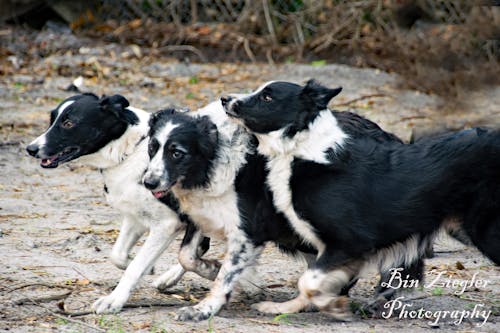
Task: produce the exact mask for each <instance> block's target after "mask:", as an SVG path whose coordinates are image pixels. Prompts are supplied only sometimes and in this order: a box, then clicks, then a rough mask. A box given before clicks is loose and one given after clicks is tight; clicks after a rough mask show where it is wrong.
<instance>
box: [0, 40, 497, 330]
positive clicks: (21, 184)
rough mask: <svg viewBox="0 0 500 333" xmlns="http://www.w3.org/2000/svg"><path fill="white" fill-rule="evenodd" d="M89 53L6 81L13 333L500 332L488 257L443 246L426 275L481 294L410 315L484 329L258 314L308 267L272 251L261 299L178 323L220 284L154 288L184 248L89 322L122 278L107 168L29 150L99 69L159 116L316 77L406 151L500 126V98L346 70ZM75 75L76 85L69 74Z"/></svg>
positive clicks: (4, 260) (2, 87) (3, 326)
mask: <svg viewBox="0 0 500 333" xmlns="http://www.w3.org/2000/svg"><path fill="white" fill-rule="evenodd" d="M88 52H89V51H88V50H83V51H82V50H81V52H80V54H78V53H77V54H72V55H70V56H68V55H66V56H63V55H58V56H51V57H48V58H45V59H44V60H43V61H40V62H39V63H37V64H34V65H33V66H32V67H30V68H29V70H27V71H24V72H20V73H19V74H14V75H10V76H4V77H0V99H1V101H2V102H1V103H0V138H1V141H0V152H1V153H0V166H1V169H2V172H1V173H0V267H1V269H0V281H1V282H0V331H9V332H93V331H107V332H130V331H138V332H255V333H257V332H327V331H333V330H335V331H339V332H393V331H396V330H398V331H402V332H424V331H430V330H434V329H436V328H439V329H440V330H441V331H443V332H455V331H463V332H465V331H467V332H476V331H477V332H498V331H500V310H499V306H500V294H499V291H500V275H499V272H500V270H499V268H497V267H495V266H493V265H492V264H491V262H489V261H488V260H487V259H485V258H484V257H483V256H482V255H480V254H479V253H478V251H477V250H475V249H472V248H467V247H466V246H464V245H462V244H460V243H458V242H456V241H454V240H451V239H448V238H442V239H439V240H438V242H437V244H436V257H435V258H433V259H429V260H427V262H426V265H427V266H426V270H427V271H428V272H431V271H432V270H434V272H433V273H430V275H429V276H428V279H427V281H430V280H432V278H433V277H436V276H437V274H438V273H442V274H443V278H444V277H446V278H451V280H455V281H459V280H467V281H469V282H471V281H472V279H474V280H475V282H476V284H475V286H470V285H468V286H467V287H466V288H465V291H464V292H463V293H460V292H458V291H457V290H456V289H454V288H452V287H451V286H442V287H436V286H432V287H424V288H420V290H418V291H416V292H414V293H412V294H404V297H405V301H406V302H407V303H408V304H411V306H410V305H409V308H407V309H408V310H418V309H419V308H423V309H425V310H428V311H429V312H428V313H429V314H433V315H434V316H437V314H439V313H441V314H442V313H443V311H445V310H447V311H458V312H459V313H462V312H467V313H469V314H471V312H472V311H473V310H474V311H475V312H474V313H473V316H475V317H476V318H472V319H464V320H462V321H460V320H457V319H456V318H455V319H450V318H448V317H447V318H440V319H439V320H437V322H436V323H433V324H431V322H434V321H436V320H435V319H434V318H430V319H426V318H409V317H407V318H399V317H398V315H397V314H392V315H391V316H390V317H389V318H387V319H368V318H365V317H364V316H363V315H361V314H357V315H355V316H354V320H353V321H352V322H349V323H341V322H336V321H334V320H332V319H331V318H329V317H328V316H326V315H324V314H320V313H300V314H290V315H282V316H272V315H261V314H259V313H257V312H256V311H255V310H252V309H251V308H250V304H252V303H254V302H256V301H259V300H263V299H269V300H287V299H289V298H291V297H293V296H294V295H295V290H296V289H295V285H296V282H297V279H298V277H299V276H300V273H301V272H302V271H303V270H304V264H303V263H301V262H297V261H295V260H294V259H293V258H289V257H287V256H285V255H282V254H280V253H279V252H278V251H277V250H276V249H275V248H274V247H272V246H269V247H268V248H267V249H266V251H265V253H264V255H263V256H262V258H261V260H260V264H259V265H258V271H259V272H260V277H259V278H258V283H259V286H260V291H259V292H258V293H257V294H256V295H251V296H246V295H241V296H236V297H235V299H234V300H233V301H232V302H231V303H230V304H228V305H227V306H226V307H225V308H224V309H223V310H222V311H221V312H220V313H219V314H218V315H217V316H215V317H214V318H212V319H211V320H209V321H204V322H201V323H191V322H187V323H184V322H177V321H175V320H174V314H175V311H176V310H177V309H178V308H179V307H181V306H185V305H188V304H193V303H196V302H197V301H198V300H199V299H201V298H202V297H203V296H204V295H205V294H206V293H207V290H208V289H209V287H210V283H209V282H207V281H205V280H203V279H201V278H199V277H197V276H195V275H194V274H187V275H186V276H185V277H184V279H183V280H182V281H181V282H180V284H179V285H178V286H176V287H174V288H173V289H172V290H171V291H170V292H169V293H166V294H161V293H159V292H158V291H156V290H155V289H154V288H152V286H151V282H152V281H153V279H154V277H155V276H157V274H159V273H161V272H164V271H165V270H166V268H167V267H169V265H171V264H172V263H173V262H174V260H175V257H176V252H177V251H178V248H179V240H177V241H176V243H175V244H173V245H172V246H170V248H169V249H168V250H167V251H166V252H165V253H164V254H163V256H162V257H161V259H160V260H159V262H158V263H157V265H156V275H148V276H146V277H145V278H144V279H143V281H142V282H141V284H140V285H139V286H138V288H137V289H136V290H135V292H134V293H133V296H132V298H131V299H130V300H129V302H128V303H127V307H126V308H125V309H124V310H123V311H122V312H121V313H119V314H117V315H95V314H92V313H90V305H91V304H92V303H93V302H94V301H95V300H96V299H97V297H99V296H101V295H104V294H106V293H109V292H110V291H111V290H112V288H113V286H115V285H116V283H117V282H118V280H119V278H120V276H121V274H122V271H120V270H119V269H117V268H115V267H114V266H113V265H112V264H111V263H110V261H109V252H110V249H111V246H112V244H113V242H114V240H115V238H116V236H117V231H118V228H119V223H120V217H119V216H118V214H117V213H116V212H115V211H113V210H112V209H111V208H110V207H109V206H108V205H107V204H106V202H105V200H104V196H103V192H102V187H103V182H102V179H101V177H100V174H99V173H98V172H97V171H96V170H92V169H90V168H87V167H83V166H81V165H79V164H78V163H77V162H72V163H69V164H67V165H63V166H60V167H59V168H58V169H55V170H44V169H41V168H40V167H39V166H38V162H37V161H35V160H34V159H32V158H30V157H28V156H27V154H26V152H25V150H24V147H25V145H26V144H27V143H28V142H29V141H30V140H31V139H33V138H34V137H36V136H37V135H39V134H40V133H41V132H42V131H43V130H44V129H45V128H46V127H47V125H48V118H49V110H50V109H51V108H53V107H55V106H56V105H57V104H58V103H59V102H60V101H61V100H62V99H64V98H65V97H67V96H69V95H70V94H71V93H68V92H65V91H63V88H65V87H66V86H68V85H69V84H70V83H71V81H72V80H73V79H74V78H75V77H76V76H77V75H78V74H80V72H82V73H84V74H85V73H86V72H85V71H88V70H90V71H92V70H93V71H94V72H92V73H90V74H89V73H88V72H87V74H85V90H91V91H94V92H96V93H99V94H103V93H106V94H112V93H121V94H123V95H124V96H126V97H127V98H128V99H129V100H130V101H131V104H132V105H134V106H137V107H142V108H145V109H147V110H149V111H154V110H156V109H159V108H162V107H166V106H169V105H172V104H174V105H177V106H184V105H186V106H189V107H191V108H195V107H197V106H201V105H203V104H204V103H206V102H207V101H209V100H212V99H215V98H217V96H219V95H220V94H221V93H222V92H224V91H226V92H227V91H235V90H248V89H252V88H255V87H257V86H258V85H259V84H260V83H261V82H263V81H266V80H268V79H287V80H293V81H297V82H304V81H305V80H306V79H308V78H311V77H314V78H317V79H318V80H320V81H321V82H323V83H325V84H327V85H331V86H334V85H342V86H343V87H344V91H343V93H342V94H341V96H339V98H337V99H336V100H334V101H333V102H332V105H339V104H342V105H340V106H338V107H337V108H338V109H344V110H345V109H350V110H351V111H355V112H359V113H360V114H362V115H364V116H367V117H368V118H370V119H372V120H374V121H377V122H378V123H379V124H381V125H382V127H383V128H384V129H386V130H390V131H393V132H395V133H396V134H398V135H399V136H401V137H402V138H404V139H405V140H409V139H410V138H411V137H412V136H417V137H418V136H419V135H420V133H424V132H428V131H435V130H443V129H459V128H464V127H468V126H472V125H480V124H481V125H491V126H498V125H499V124H500V109H499V105H500V87H493V88H490V89H488V90H483V91H480V92H475V93H470V98H468V104H465V105H461V106H460V107H457V108H455V109H450V108H449V107H443V106H442V105H443V104H442V103H441V102H442V101H440V99H439V98H437V97H435V96H430V95H425V94H422V93H419V92H416V91H404V90H400V89H399V88H398V86H399V83H398V78H397V77H396V76H394V75H391V74H387V73H382V72H379V71H376V70H368V69H355V68H349V67H346V66H338V65H326V66H320V67H315V66H307V65H300V66H299V65H293V64H290V65H283V66H277V67H273V66H267V65H234V64H213V65H195V64H192V65H188V64H183V63H178V62H173V61H169V60H168V59H165V60H161V59H160V60H158V59H156V60H155V61H151V60H147V59H142V60H141V59H136V58H133V57H132V58H130V56H129V55H123V54H122V57H120V56H117V57H113V56H109V54H108V53H107V51H106V50H104V51H102V50H101V49H97V50H94V51H93V52H94V53H93V54H91V55H89V54H88ZM90 57H92V58H91V59H92V60H91V61H89V58H90ZM68 68H69V69H71V71H70V73H69V74H68V71H65V70H64V69H68ZM96 68H97V69H96ZM94 74H95V75H94ZM139 246H140V244H139ZM222 254H223V245H222V244H219V243H217V242H213V243H212V248H211V250H210V251H209V253H207V256H208V257H211V258H221V257H222ZM478 280H481V283H478ZM376 281H377V279H376V276H369V277H367V278H366V279H362V280H361V281H360V282H359V283H358V284H357V285H356V287H355V288H354V289H353V290H352V292H351V296H352V305H353V307H354V308H355V307H356V306H358V305H359V304H364V303H366V302H367V301H368V300H369V299H370V297H371V296H372V295H373V288H374V286H375V283H376ZM485 281H486V282H487V283H486V285H485V283H484V282H485ZM478 310H480V311H485V312H484V314H485V315H486V313H489V317H488V318H487V320H485V319H482V318H478V317H477V316H478V315H479V314H480V312H478ZM489 311H491V313H490V312H489ZM458 312H457V313H458ZM413 315H415V312H409V313H408V316H413Z"/></svg>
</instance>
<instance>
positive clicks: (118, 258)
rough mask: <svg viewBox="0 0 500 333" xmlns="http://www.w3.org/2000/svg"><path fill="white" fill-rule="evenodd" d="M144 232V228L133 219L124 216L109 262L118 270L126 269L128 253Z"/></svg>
mask: <svg viewBox="0 0 500 333" xmlns="http://www.w3.org/2000/svg"><path fill="white" fill-rule="evenodd" d="M145 232H146V228H145V227H144V226H143V225H141V224H139V223H137V222H136V221H135V220H134V218H132V217H129V216H125V217H124V218H123V222H122V225H121V227H120V233H119V235H118V238H117V239H116V242H115V245H113V250H111V258H110V259H111V262H112V263H113V264H114V265H115V266H116V267H118V268H119V269H126V268H127V266H128V264H129V262H130V260H129V253H130V250H131V249H132V247H133V246H134V245H135V243H136V242H137V240H138V239H139V238H140V237H141V236H142V235H143V234H144V233H145Z"/></svg>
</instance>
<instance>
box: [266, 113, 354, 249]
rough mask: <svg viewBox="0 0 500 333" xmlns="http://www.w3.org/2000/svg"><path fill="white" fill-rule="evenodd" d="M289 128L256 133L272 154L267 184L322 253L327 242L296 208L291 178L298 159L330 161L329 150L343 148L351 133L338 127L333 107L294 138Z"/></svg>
mask: <svg viewBox="0 0 500 333" xmlns="http://www.w3.org/2000/svg"><path fill="white" fill-rule="evenodd" d="M284 131H285V129H280V130H277V131H273V132H270V133H267V134H256V136H257V138H258V140H259V147H258V150H259V152H260V153H261V154H263V155H266V156H268V157H269V160H268V163H267V166H268V169H269V175H268V178H267V183H268V185H269V187H270V188H271V191H272V192H273V196H274V205H275V206H276V208H277V209H278V210H279V211H280V212H282V213H283V214H285V216H286V217H287V218H288V220H289V221H290V223H291V224H292V226H293V228H294V229H295V231H296V232H297V233H298V234H299V235H301V236H302V238H303V239H304V240H305V241H306V242H308V243H309V244H311V245H312V246H314V247H315V248H316V249H317V250H318V256H320V255H321V253H322V252H323V251H324V250H325V244H324V243H323V241H321V239H320V238H319V237H318V235H317V233H316V231H315V230H314V228H313V227H312V225H311V224H310V223H309V222H308V221H305V220H303V219H302V218H300V217H299V216H298V215H297V213H296V212H295V209H294V207H293V202H292V192H291V189H290V178H291V176H292V165H291V164H292V162H293V159H294V158H296V157H297V158H301V159H305V160H309V161H314V162H316V163H321V164H328V163H330V162H329V161H328V159H327V158H326V154H325V152H326V151H327V150H328V149H333V150H334V151H335V150H337V149H339V148H340V147H342V145H343V144H344V142H345V140H346V139H347V138H348V136H347V134H346V133H344V132H343V131H342V129H341V128H340V127H339V126H338V122H337V119H336V118H335V117H334V116H333V114H332V113H331V111H330V110H324V111H321V112H320V113H319V115H318V116H317V117H316V119H314V121H313V122H312V123H311V124H310V125H309V127H308V128H307V129H306V130H304V131H301V132H298V133H297V134H296V135H295V136H293V137H292V138H288V137H284V136H283V133H284Z"/></svg>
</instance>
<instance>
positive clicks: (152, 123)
mask: <svg viewBox="0 0 500 333" xmlns="http://www.w3.org/2000/svg"><path fill="white" fill-rule="evenodd" d="M175 113H177V111H176V110H175V109H174V108H166V109H161V110H158V111H156V112H154V113H152V114H151V117H149V123H148V125H149V128H150V129H151V128H153V126H155V124H156V123H157V122H158V119H160V118H161V117H163V116H165V115H169V116H171V115H173V114H175Z"/></svg>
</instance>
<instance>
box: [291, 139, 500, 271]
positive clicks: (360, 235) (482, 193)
mask: <svg viewBox="0 0 500 333" xmlns="http://www.w3.org/2000/svg"><path fill="white" fill-rule="evenodd" d="M478 133H479V132H476V131H470V132H463V133H454V134H450V135H445V136H439V137H437V138H434V139H429V140H422V141H420V142H418V143H415V144H412V145H388V144H383V145H381V144H379V143H376V142H374V141H373V140H365V139H356V140H352V141H350V142H349V143H347V144H346V146H345V147H344V151H345V152H346V153H345V154H336V155H332V163H331V164H330V165H322V164H316V163H314V162H310V161H304V160H299V159H296V160H295V161H294V166H293V175H292V178H291V187H292V193H293V200H294V206H295V209H296V210H297V211H298V213H299V214H300V215H301V216H303V217H304V218H305V219H307V220H308V221H311V222H312V224H313V226H314V227H315V228H316V229H317V230H320V231H321V233H320V235H321V237H322V238H323V239H324V240H325V242H327V243H328V244H334V245H333V246H334V247H335V248H336V249H337V250H338V251H347V252H349V253H348V255H349V256H355V257H360V256H363V255H364V254H366V253H369V252H370V251H373V250H374V249H381V248H384V247H387V246H389V245H391V244H393V243H394V242H402V241H404V240H405V239H408V237H411V236H413V235H430V234H432V233H433V232H434V231H436V230H437V229H439V228H440V227H441V224H442V221H445V220H447V219H449V218H454V219H455V220H457V219H458V220H459V221H461V222H463V227H464V228H465V230H466V232H467V233H468V234H469V236H470V237H471V239H472V241H473V243H474V244H475V245H476V246H478V248H479V249H481V250H482V251H484V252H485V254H486V255H487V256H489V257H490V258H491V259H492V260H493V261H495V262H496V263H499V262H500V257H499V255H500V245H496V244H498V242H495V241H494V239H497V240H498V239H499V238H500V216H499V215H498V211H499V210H498V209H499V208H500V187H499V186H498V184H500V133H499V132H488V133H484V132H481V133H480V135H479V134H478Z"/></svg>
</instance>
